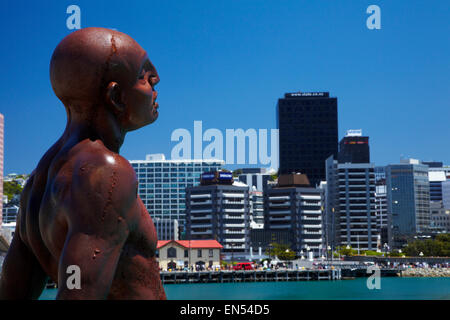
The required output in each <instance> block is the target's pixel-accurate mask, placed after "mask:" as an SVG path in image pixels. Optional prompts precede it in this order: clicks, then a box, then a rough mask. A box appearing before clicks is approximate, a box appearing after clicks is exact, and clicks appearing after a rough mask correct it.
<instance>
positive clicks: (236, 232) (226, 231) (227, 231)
mask: <svg viewBox="0 0 450 320" xmlns="http://www.w3.org/2000/svg"><path fill="white" fill-rule="evenodd" d="M223 233H225V234H245V230H240V231H231V230H225V231H224V232H223Z"/></svg>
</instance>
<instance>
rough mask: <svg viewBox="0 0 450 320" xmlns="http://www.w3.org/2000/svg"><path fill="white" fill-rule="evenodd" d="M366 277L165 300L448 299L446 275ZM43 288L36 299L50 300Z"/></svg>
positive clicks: (235, 286) (224, 288)
mask: <svg viewBox="0 0 450 320" xmlns="http://www.w3.org/2000/svg"><path fill="white" fill-rule="evenodd" d="M366 281H367V279H366V278H357V279H354V280H335V281H329V280H323V281H295V282H239V283H205V284H197V283H195V284H168V285H165V286H164V288H165V291H166V295H167V298H168V299H169V300H450V278H395V277H394V278H390V277H389V278H381V288H380V289H373V290H369V289H368V288H367V285H366ZM55 296H56V289H46V290H45V291H44V292H43V294H42V295H41V297H40V300H53V299H54V298H55Z"/></svg>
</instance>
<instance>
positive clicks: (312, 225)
mask: <svg viewBox="0 0 450 320" xmlns="http://www.w3.org/2000/svg"><path fill="white" fill-rule="evenodd" d="M303 228H310V229H319V228H322V224H304V225H303Z"/></svg>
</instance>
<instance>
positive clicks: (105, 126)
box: [62, 108, 126, 153]
mask: <svg viewBox="0 0 450 320" xmlns="http://www.w3.org/2000/svg"><path fill="white" fill-rule="evenodd" d="M125 134H126V132H125V131H124V130H123V129H122V128H121V127H120V125H119V122H118V121H117V119H116V117H114V115H113V114H111V113H110V112H107V111H106V110H105V109H104V108H98V110H97V113H96V114H95V115H93V116H92V117H85V116H83V115H81V114H78V113H76V112H73V111H72V110H70V109H68V112H67V126H66V129H65V131H64V134H63V136H62V139H63V140H64V144H65V145H67V144H71V145H75V144H78V143H79V142H81V141H83V140H86V139H90V140H92V141H95V140H101V141H102V142H103V144H104V145H105V147H106V148H108V149H109V150H111V151H113V152H116V153H119V151H120V147H121V146H122V144H123V141H124V139H125Z"/></svg>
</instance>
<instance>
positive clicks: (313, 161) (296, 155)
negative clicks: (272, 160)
mask: <svg viewBox="0 0 450 320" xmlns="http://www.w3.org/2000/svg"><path fill="white" fill-rule="evenodd" d="M337 119H338V118H337V98H335V97H330V96H329V93H328V92H296V93H286V94H285V95H284V98H281V99H278V103H277V127H278V129H279V156H280V162H279V173H280V174H291V173H294V172H296V173H297V172H301V173H303V174H306V175H307V176H308V179H309V181H310V183H311V186H313V187H315V186H317V185H318V184H319V183H320V181H322V180H325V167H324V163H325V160H326V159H327V158H328V157H329V156H330V155H333V156H334V157H335V158H336V157H337V151H338V120H337Z"/></svg>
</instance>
